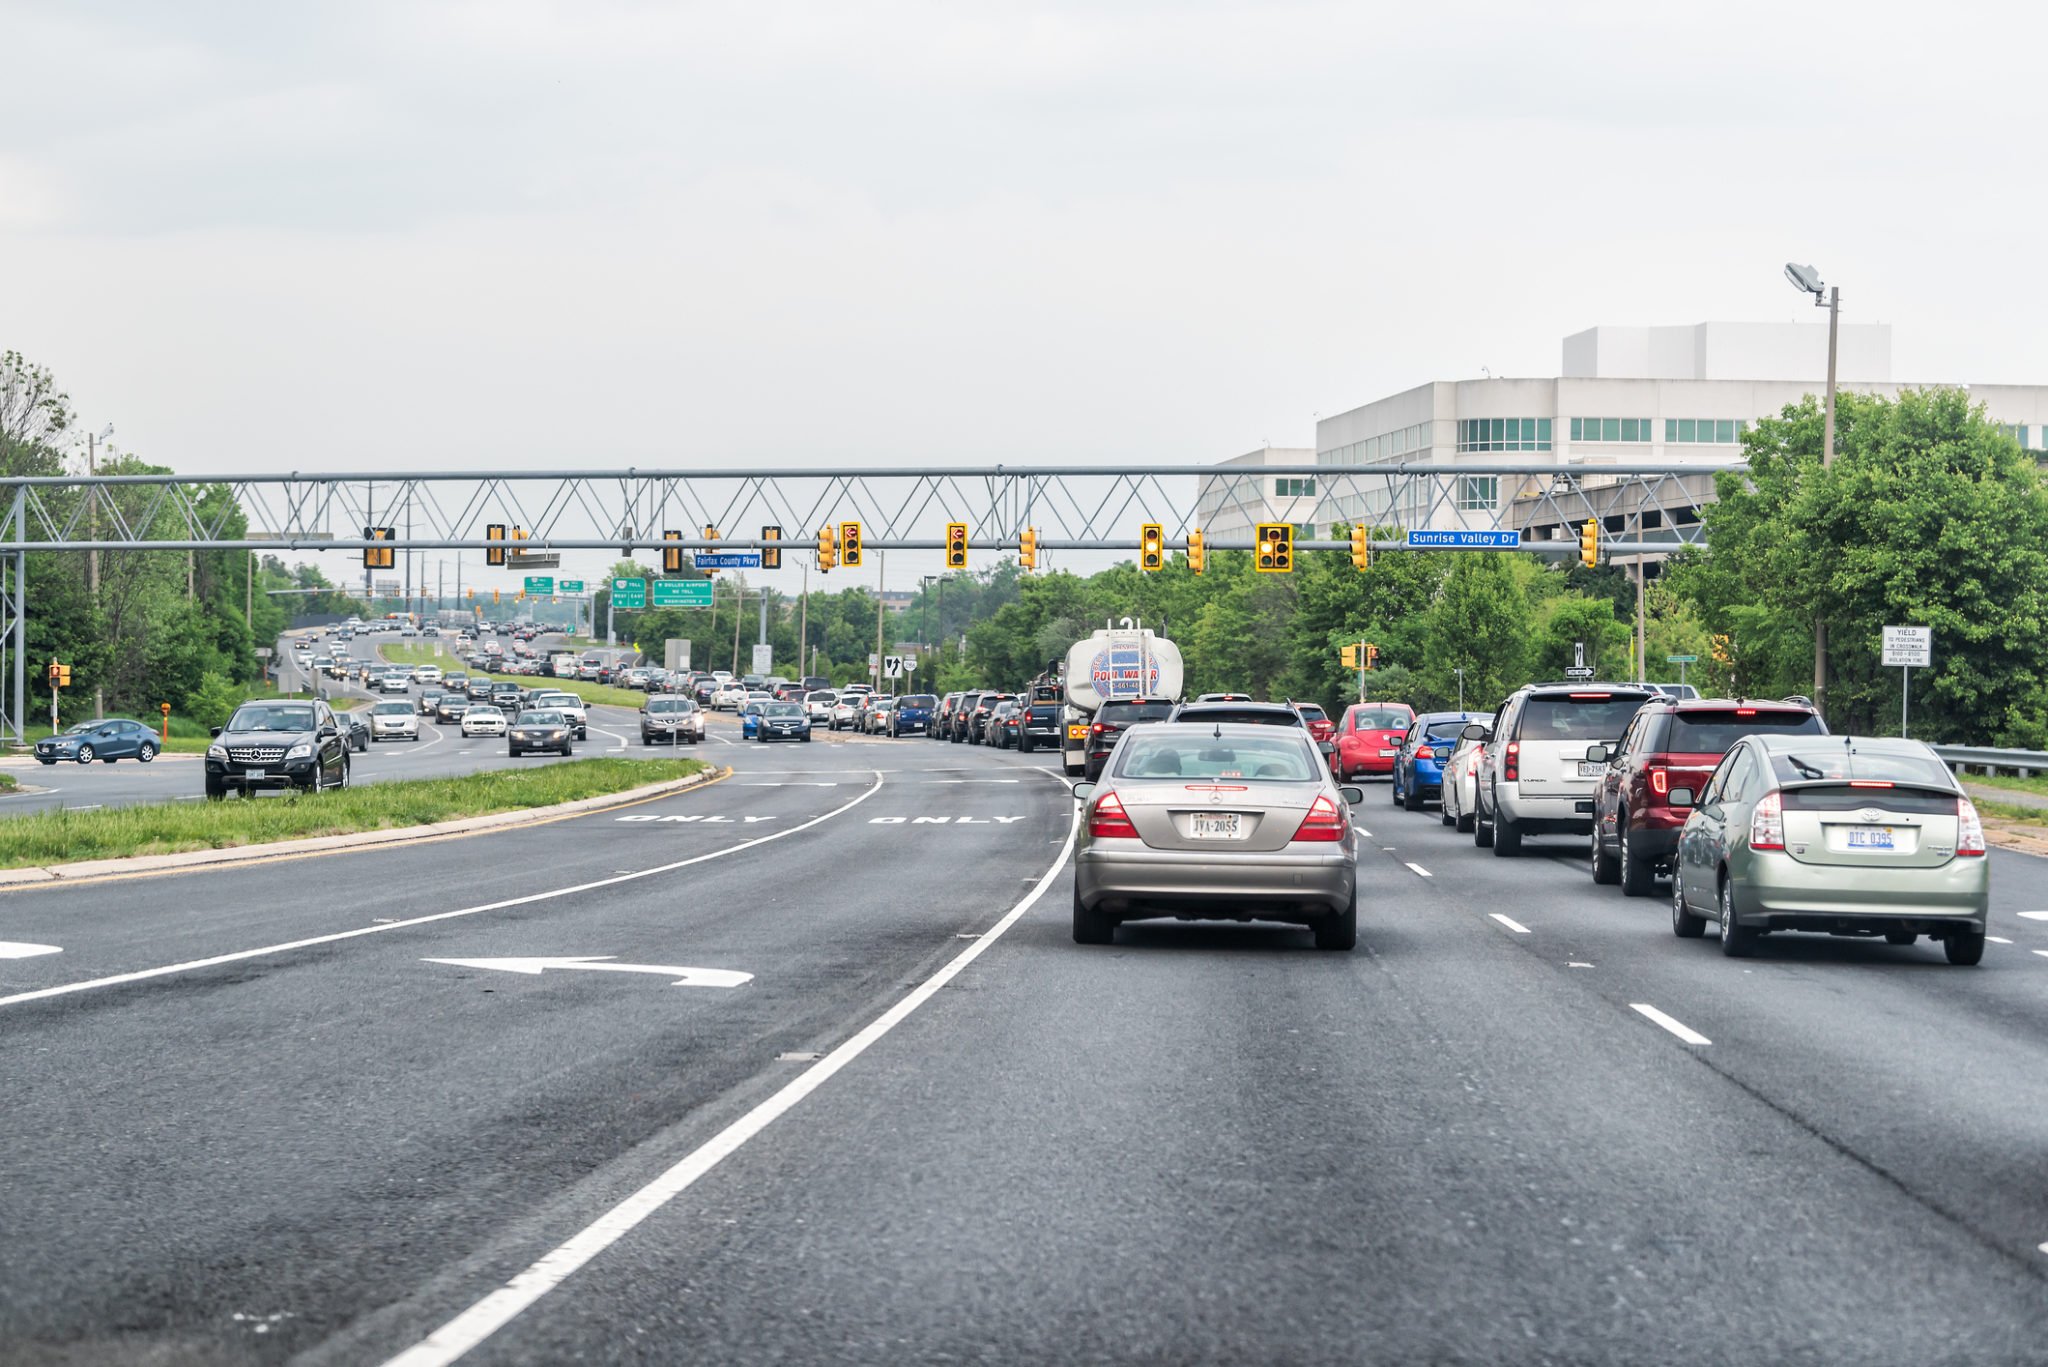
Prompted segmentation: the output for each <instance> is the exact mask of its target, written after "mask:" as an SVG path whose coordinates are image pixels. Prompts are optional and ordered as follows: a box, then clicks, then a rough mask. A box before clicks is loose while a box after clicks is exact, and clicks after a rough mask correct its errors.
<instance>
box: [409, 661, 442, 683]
mask: <svg viewBox="0 0 2048 1367" xmlns="http://www.w3.org/2000/svg"><path fill="white" fill-rule="evenodd" d="M412 681H413V682H414V683H418V684H429V683H439V682H441V666H439V665H414V666H413V671H412Z"/></svg>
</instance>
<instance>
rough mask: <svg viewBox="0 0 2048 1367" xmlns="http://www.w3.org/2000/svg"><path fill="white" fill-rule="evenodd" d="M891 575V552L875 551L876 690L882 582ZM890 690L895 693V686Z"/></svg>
mask: <svg viewBox="0 0 2048 1367" xmlns="http://www.w3.org/2000/svg"><path fill="white" fill-rule="evenodd" d="M888 577H889V553H888V552H887V551H876V552H875V691H876V692H880V691H881V687H882V584H883V583H884V581H886V580H887V579H888ZM889 691H890V692H891V693H894V692H895V691H896V689H895V686H894V685H893V684H892V685H890V688H889Z"/></svg>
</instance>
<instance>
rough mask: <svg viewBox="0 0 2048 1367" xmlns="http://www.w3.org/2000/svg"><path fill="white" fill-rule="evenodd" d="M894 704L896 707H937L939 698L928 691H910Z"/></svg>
mask: <svg viewBox="0 0 2048 1367" xmlns="http://www.w3.org/2000/svg"><path fill="white" fill-rule="evenodd" d="M896 705H897V706H898V707H937V706H938V705H939V700H938V699H937V698H935V697H933V696H932V695H931V694H929V693H911V694H908V695H907V696H905V697H904V699H903V701H902V702H900V703H897V704H896Z"/></svg>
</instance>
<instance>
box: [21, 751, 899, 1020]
mask: <svg viewBox="0 0 2048 1367" xmlns="http://www.w3.org/2000/svg"><path fill="white" fill-rule="evenodd" d="M881 791H882V778H881V776H880V775H879V774H878V775H876V776H875V782H874V786H873V787H871V788H869V789H868V790H867V791H866V792H864V793H862V794H861V795H860V796H859V797H856V798H855V799H853V801H851V802H848V803H845V804H844V805H842V806H838V807H834V808H833V809H832V810H831V811H829V812H826V813H825V814H824V815H823V816H815V817H812V818H811V819H810V820H809V821H806V822H804V823H803V824H802V825H800V826H791V827H790V828H789V829H788V830H786V831H774V832H771V833H770V834H768V835H757V836H755V837H754V838H753V839H752V840H742V841H740V843H739V844H737V845H727V846H726V847H724V848H723V849H717V850H713V851H711V852H710V853H709V854H699V855H693V856H691V857H690V858H688V859H678V860H676V861H675V862H674V863H670V864H658V865H656V866H655V867H653V868H651V869H640V870H638V871H637V872H634V873H621V874H615V875H613V876H612V877H610V878H599V879H596V880H595V881H593V882H589V883H577V884H575V885H574V886H572V887H566V888H550V889H549V890H547V891H545V892H530V893H527V894H526V895H525V896H524V897H508V898H506V899H505V900H503V901H501V902H485V903H484V904H483V905H481V906H474V907H459V908H457V909H456V910H454V911H437V912H434V913H433V914H432V915H428V916H414V917H411V918H409V919H407V920H403V921H391V922H388V923H386V924H383V925H369V926H358V927H357V928H356V929H354V930H340V931H336V932H335V933H334V934H332V935H313V936H308V937H307V938H306V939H303V940H287V941H285V942H284V943H283V944H277V945H265V946H264V947H263V948H261V949H240V950H236V951H234V952H233V953H230V954H216V955H214V956H213V957H211V958H208V959H188V960H186V961H185V962H184V963H178V964H165V965H164V966H163V967H161V968H143V969H137V970H136V971H135V972H133V973H116V974H114V975H113V976H112V977H107V978H90V979H87V980H86V981H84V982H76V983H65V984H63V985H62V986H59V987H44V988H39V989H37V990H36V991H34V992H17V993H15V994H14V995H13V996H11V997H0V1006H13V1005H15V1004H16V1003H18V1002H32V1001H41V1000H42V999H43V998H45V997H64V996H69V995H70V994H72V993H74V992H89V991H91V990H93V989H94V988H99V987H118V986H120V985H121V984H123V983H137V982H144V981H147V980H148V979H150V978H162V977H167V976H169V975H170V974H173V973H191V972H194V971H196V970H198V969H202V968H213V967H216V966H218V965H220V964H231V963H238V962H240V961H241V960H243V959H254V958H258V957H260V956H262V955H265V954H284V953H288V952H290V951H291V950H295V949H310V948H312V947H313V946H314V945H327V944H333V943H335V942H336V941H339V940H353V939H356V938H357V937H358V936H363V935H377V934H381V933H382V932H384V931H387V930H398V929H401V928H403V927H405V926H424V925H431V924H432V923H433V922H435V921H452V920H454V919H455V918H457V917H459V916H476V915H479V914H481V913H483V912H486V911H503V910H505V909H506V908H507V907H523V906H530V905H532V904H533V903H535V902H545V901H548V900H549V899H551V898H555V897H573V896H575V895H576V894H577V893H582V892H594V891H596V890H597V889H598V888H609V887H614V886H616V885H617V884H620V883H630V882H633V881H634V880H635V879H640V878H652V877H654V876H656V875H657V874H663V873H673V872H675V871H676V870H677V869H686V868H688V867H690V866H691V865H692V864H702V863H704V862H706V861H707V860H712V859H723V858H724V857H725V856H726V855H729V854H738V853H739V852H740V851H741V850H751V849H753V848H754V847H755V846H756V845H765V844H767V843H768V842H769V841H771V840H784V839H787V838H788V837H790V836H792V835H795V834H797V833H798V832H800V831H807V830H809V829H810V828H811V827H813V826H816V825H818V824H819V823H820V822H824V821H830V820H831V819H832V818H833V817H835V816H838V815H839V814H840V813H841V812H849V811H852V810H853V809H854V808H855V807H858V806H859V805H860V804H861V803H863V802H866V801H867V800H868V799H869V798H871V797H873V796H874V795H875V794H876V793H879V792H881Z"/></svg>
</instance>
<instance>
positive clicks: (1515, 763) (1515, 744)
mask: <svg viewBox="0 0 2048 1367" xmlns="http://www.w3.org/2000/svg"><path fill="white" fill-rule="evenodd" d="M1500 763H1501V770H1500V776H1501V777H1502V778H1504V779H1506V780H1507V781H1508V782H1509V783H1514V782H1517V781H1519V780H1520V779H1521V777H1522V743H1521V742H1520V741H1514V740H1511V741H1509V742H1508V749H1507V753H1506V754H1505V755H1503V756H1501V762H1500Z"/></svg>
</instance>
